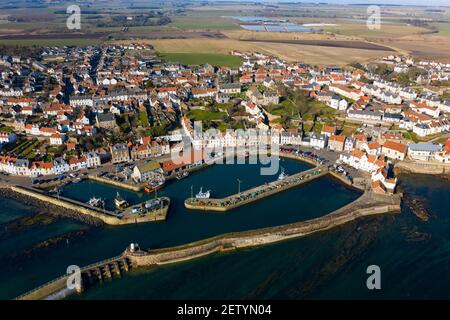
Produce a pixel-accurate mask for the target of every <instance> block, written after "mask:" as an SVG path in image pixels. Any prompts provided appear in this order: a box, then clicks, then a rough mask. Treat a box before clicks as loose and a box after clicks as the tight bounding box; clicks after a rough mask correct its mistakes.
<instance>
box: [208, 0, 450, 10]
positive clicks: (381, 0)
mask: <svg viewBox="0 0 450 320" xmlns="http://www.w3.org/2000/svg"><path fill="white" fill-rule="evenodd" d="M211 1H224V2H232V1H233V0H211ZM234 1H237V2H267V3H277V2H278V3H282V2H298V3H328V4H354V5H357V4H361V5H371V4H375V5H398V6H408V5H410V6H421V7H448V8H450V3H449V1H448V0H428V1H427V3H426V4H424V3H423V0H234Z"/></svg>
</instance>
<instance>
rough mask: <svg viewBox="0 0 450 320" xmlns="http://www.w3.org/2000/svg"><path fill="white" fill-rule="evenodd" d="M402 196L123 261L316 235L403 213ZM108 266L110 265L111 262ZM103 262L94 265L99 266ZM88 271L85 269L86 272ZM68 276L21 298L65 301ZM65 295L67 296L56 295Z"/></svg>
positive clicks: (372, 197) (365, 198)
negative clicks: (374, 217)
mask: <svg viewBox="0 0 450 320" xmlns="http://www.w3.org/2000/svg"><path fill="white" fill-rule="evenodd" d="M400 204H401V197H400V196H398V195H390V196H384V195H376V194H373V193H372V192H366V193H364V194H363V195H362V196H361V197H360V198H358V199H357V200H356V201H354V202H352V203H350V204H348V205H346V206H344V207H342V208H340V209H338V210H336V211H334V212H332V213H330V214H328V215H326V216H323V217H320V218H316V219H312V220H308V221H302V222H297V223H292V224H288V225H283V226H277V227H270V228H263V229H257V230H252V231H244V232H236V233H227V234H223V235H220V236H216V237H213V238H208V239H205V240H200V241H196V242H192V243H189V244H186V245H181V246H177V247H172V248H166V249H156V250H147V251H138V252H130V251H129V250H126V251H125V252H124V254H123V255H121V256H120V258H121V259H126V260H127V261H129V262H130V268H131V267H132V268H133V269H134V268H137V267H146V266H154V265H164V264H171V263H177V262H182V261H188V260H192V259H196V258H199V257H203V256H206V255H210V254H214V253H219V252H223V251H229V250H236V249H240V248H252V247H257V246H262V245H267V244H272V243H276V242H280V241H284V240H289V239H294V238H299V237H304V236H307V235H311V234H314V233H318V232H322V231H326V230H329V229H332V228H335V227H338V226H341V225H344V224H346V223H349V222H352V221H355V220H357V219H360V218H364V217H368V216H374V215H379V214H385V213H390V212H391V213H395V212H400V210H401V207H400ZM108 263H109V262H108ZM101 265H104V263H98V264H95V266H97V267H99V266H101ZM87 269H89V268H87V267H86V268H83V270H87ZM66 278H67V276H63V277H60V278H57V279H55V280H54V281H51V282H49V283H47V284H45V285H43V286H41V287H39V288H38V289H35V290H32V291H30V293H29V294H26V295H23V296H21V297H20V299H46V298H48V297H49V295H52V296H53V297H57V298H58V297H59V298H64V296H67V294H73V293H75V291H71V292H67V290H66V287H65V285H66V282H65V279H66ZM58 292H65V294H64V295H59V294H55V293H58Z"/></svg>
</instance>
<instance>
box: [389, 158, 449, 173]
mask: <svg viewBox="0 0 450 320" xmlns="http://www.w3.org/2000/svg"><path fill="white" fill-rule="evenodd" d="M395 173H396V174H397V175H398V174H401V173H420V174H444V175H450V163H440V162H433V161H427V162H419V161H410V160H405V161H400V162H397V163H396V164H395Z"/></svg>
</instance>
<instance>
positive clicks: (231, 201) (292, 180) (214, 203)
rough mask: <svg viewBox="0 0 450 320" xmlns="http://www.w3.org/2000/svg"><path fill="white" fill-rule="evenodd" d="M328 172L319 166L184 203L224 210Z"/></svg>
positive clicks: (211, 209)
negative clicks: (229, 192)
mask: <svg viewBox="0 0 450 320" xmlns="http://www.w3.org/2000/svg"><path fill="white" fill-rule="evenodd" d="M328 172H329V171H328V167H327V166H320V167H317V168H313V169H310V170H307V171H304V172H300V173H297V174H294V175H291V176H288V177H287V178H285V179H283V180H277V181H273V182H270V183H267V184H265V185H262V186H258V187H255V188H252V189H249V190H246V191H243V192H240V193H237V194H234V195H231V196H228V197H226V198H222V199H196V198H188V199H186V200H185V202H184V205H185V207H186V208H187V209H191V210H204V211H218V212H225V211H229V210H233V209H236V208H238V207H240V206H243V205H246V204H249V203H252V202H255V201H258V200H261V199H264V198H266V197H269V196H272V195H275V194H277V193H280V192H283V191H286V190H288V189H291V188H294V187H297V186H299V185H301V184H304V183H307V182H310V181H313V180H315V179H318V178H320V177H322V176H324V175H326V174H328Z"/></svg>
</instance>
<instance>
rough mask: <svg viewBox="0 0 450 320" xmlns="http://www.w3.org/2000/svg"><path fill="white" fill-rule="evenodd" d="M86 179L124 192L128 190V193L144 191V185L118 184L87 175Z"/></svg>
mask: <svg viewBox="0 0 450 320" xmlns="http://www.w3.org/2000/svg"><path fill="white" fill-rule="evenodd" d="M88 179H89V180H93V181H97V182H100V183H104V184H109V185H112V186H115V187H118V188H122V189H126V190H130V191H134V192H141V191H142V189H144V186H145V184H138V185H131V184H128V183H124V182H120V181H114V180H111V179H106V178H103V177H99V176H96V175H92V174H90V175H88Z"/></svg>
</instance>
